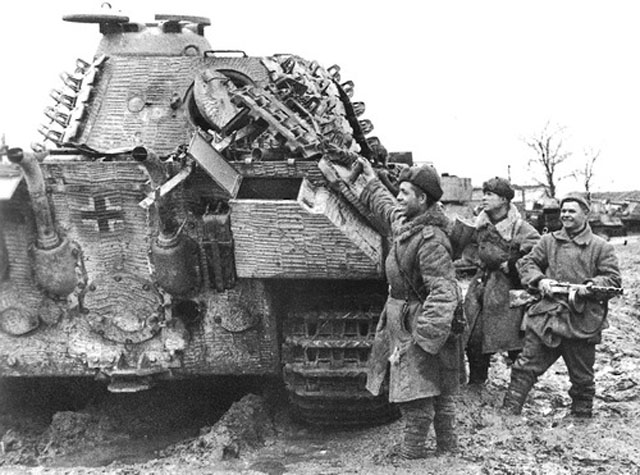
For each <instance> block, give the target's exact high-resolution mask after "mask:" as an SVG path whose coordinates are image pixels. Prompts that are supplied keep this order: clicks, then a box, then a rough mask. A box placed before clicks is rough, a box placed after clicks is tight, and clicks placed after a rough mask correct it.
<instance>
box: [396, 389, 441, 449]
mask: <svg viewBox="0 0 640 475" xmlns="http://www.w3.org/2000/svg"><path fill="white" fill-rule="evenodd" d="M399 406H400V412H401V413H402V418H403V420H404V432H403V434H402V435H403V438H402V445H401V447H400V454H399V455H400V456H401V457H402V458H405V459H419V458H424V457H426V456H427V455H428V451H427V446H426V442H427V435H428V434H429V427H431V422H432V421H433V398H424V399H417V400H415V401H409V402H405V403H401V404H399Z"/></svg>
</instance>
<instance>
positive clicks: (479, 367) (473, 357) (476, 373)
mask: <svg viewBox="0 0 640 475" xmlns="http://www.w3.org/2000/svg"><path fill="white" fill-rule="evenodd" d="M467 358H468V359H469V384H484V383H485V382H486V381H487V377H488V376H489V364H490V363H491V354H490V353H486V354H482V353H471V352H468V353H467Z"/></svg>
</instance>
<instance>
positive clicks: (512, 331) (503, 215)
mask: <svg viewBox="0 0 640 475" xmlns="http://www.w3.org/2000/svg"><path fill="white" fill-rule="evenodd" d="M482 191H483V198H482V202H483V210H482V211H481V212H480V214H479V215H478V217H477V218H476V232H475V239H474V240H475V242H476V244H477V246H478V272H477V273H476V275H475V276H474V277H473V279H472V281H471V284H470V285H469V289H468V291H467V294H466V296H465V303H464V305H465V314H466V317H467V321H468V323H469V332H470V333H469V335H468V341H467V344H466V353H467V359H468V360H469V383H470V384H482V383H484V382H485V381H486V380H487V375H488V371H489V365H490V360H491V355H492V354H493V353H498V352H507V353H508V354H509V356H510V358H512V359H513V360H515V357H516V356H517V354H518V352H519V351H520V350H521V349H522V334H521V332H520V325H521V322H522V313H523V309H522V307H518V308H509V290H511V289H521V288H522V286H521V284H520V278H519V276H518V271H517V270H516V262H518V260H519V259H520V258H522V256H524V255H526V254H527V253H528V252H529V251H531V249H532V248H533V246H534V245H535V243H536V242H538V240H539V239H540V234H539V233H538V231H536V230H535V228H534V227H533V226H531V225H530V224H529V223H527V222H526V221H525V220H524V219H523V218H522V216H521V215H520V212H519V211H518V210H517V208H516V207H515V206H514V205H513V204H512V203H511V200H512V199H513V197H514V191H513V188H512V187H511V184H510V183H509V181H508V180H506V179H504V178H500V177H495V178H491V179H490V180H488V181H486V182H485V183H483V185H482Z"/></svg>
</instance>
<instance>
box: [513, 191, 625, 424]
mask: <svg viewBox="0 0 640 475" xmlns="http://www.w3.org/2000/svg"><path fill="white" fill-rule="evenodd" d="M560 207H561V210H560V220H561V221H562V229H560V230H559V231H555V232H553V233H550V234H545V235H544V236H542V239H541V240H540V241H539V242H538V244H536V246H535V247H534V248H533V250H532V251H531V253H530V254H529V255H527V256H525V257H524V258H523V259H522V261H521V262H520V263H519V266H518V270H519V272H520V276H521V278H522V283H523V284H525V285H527V286H528V287H530V288H531V289H532V290H537V291H539V292H540V294H541V295H542V296H543V298H542V300H540V301H539V302H536V303H535V304H533V305H532V306H531V307H530V308H529V310H528V311H527V319H526V333H525V341H524V349H523V350H522V353H521V354H520V356H518V359H517V361H516V362H515V363H514V365H513V367H512V368H511V382H510V383H509V389H508V390H507V393H506V395H505V398H504V407H505V409H507V410H508V411H509V412H511V413H513V414H519V413H520V412H521V411H522V406H523V404H524V401H525V399H526V397H527V394H528V393H529V391H530V390H531V388H532V387H533V385H534V384H535V382H536V381H537V379H538V377H539V376H541V375H542V374H543V373H544V372H545V371H546V370H547V369H548V368H549V367H550V366H551V365H552V364H553V363H554V362H555V361H556V360H557V359H558V358H559V357H560V356H562V359H563V360H564V362H565V364H566V366H567V370H568V372H569V380H570V381H571V388H570V389H569V396H570V397H571V414H572V415H574V416H577V417H591V416H592V413H593V397H594V395H595V379H594V370H593V366H594V363H595V355H596V344H597V343H599V342H600V340H601V335H602V330H603V329H604V328H606V327H607V320H606V318H607V302H606V300H598V299H597V298H594V297H593V296H590V293H589V290H588V285H587V286H585V287H583V288H581V290H580V295H581V296H582V297H584V298H586V304H585V306H584V308H583V309H580V311H578V310H577V309H576V308H575V307H572V306H571V305H568V303H567V296H566V295H565V296H561V295H555V294H552V292H551V291H552V286H553V285H554V284H557V283H558V282H566V283H572V284H589V283H591V284H593V285H599V286H605V287H620V285H621V278H620V270H619V268H618V261H617V258H616V256H615V253H614V249H613V246H612V245H611V244H610V243H608V242H607V241H605V240H604V239H602V238H600V237H599V236H596V235H595V234H593V233H592V232H591V228H590V227H589V222H588V215H589V202H588V200H587V199H586V198H585V197H584V196H583V195H581V194H578V193H572V194H569V195H567V196H565V197H564V198H563V199H562V201H561V202H560Z"/></svg>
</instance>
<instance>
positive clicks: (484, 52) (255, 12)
mask: <svg viewBox="0 0 640 475" xmlns="http://www.w3.org/2000/svg"><path fill="white" fill-rule="evenodd" d="M101 3H102V2H93V1H86V0H85V1H75V0H69V1H57V2H56V1H30V0H22V1H10V2H9V1H6V2H2V5H1V6H0V18H2V19H3V26H2V28H1V29H0V51H2V55H1V58H2V74H1V75H0V86H1V87H0V94H2V99H1V103H0V132H4V133H5V134H6V137H7V142H8V144H9V145H11V146H16V145H20V146H24V147H27V146H28V144H29V143H30V142H32V141H33V140H38V139H39V136H38V134H37V132H36V129H37V126H38V124H40V123H42V122H44V116H43V114H42V111H43V109H44V107H45V106H47V105H50V104H52V100H51V99H49V97H48V94H49V91H50V90H51V89H53V88H58V87H59V86H60V84H61V81H60V79H59V78H58V75H59V74H60V73H61V72H63V71H69V72H72V71H73V69H74V63H75V58H77V57H81V58H84V59H86V60H89V59H91V58H92V56H93V53H94V52H95V48H96V46H97V43H98V41H99V40H100V37H101V35H100V33H99V32H98V25H81V24H73V23H66V22H63V21H62V19H61V17H62V15H63V14H66V13H87V12H90V11H97V10H98V8H99V6H100V4H101ZM111 4H112V5H113V8H114V10H116V11H117V10H122V12H123V13H126V14H128V15H130V17H131V20H132V21H142V22H144V21H151V20H152V19H153V15H154V14H155V13H181V14H185V15H199V16H206V17H209V18H210V19H211V21H212V26H210V27H208V28H207V29H206V37H207V38H208V39H209V41H210V42H211V44H212V47H213V48H214V49H241V50H244V51H246V52H247V53H248V54H249V55H256V56H262V55H270V54H274V53H295V54H298V55H300V56H303V57H305V58H307V59H310V60H311V59H315V60H317V61H318V62H319V63H320V64H322V65H323V66H325V67H329V66H331V65H332V64H338V65H340V66H341V68H342V78H343V79H344V80H347V79H351V80H353V81H354V82H355V95H354V100H358V101H364V102H365V103H366V104H367V111H366V113H365V116H364V118H367V119H370V120H371V121H372V122H373V124H374V126H375V130H374V133H373V135H377V136H378V137H380V139H381V140H382V142H383V143H384V144H385V145H386V147H387V148H388V149H389V150H391V151H407V150H410V151H412V152H413V154H414V158H415V159H417V160H425V161H431V162H433V163H434V164H435V165H436V167H437V168H438V170H439V171H440V172H448V173H450V174H457V175H460V176H468V177H471V178H472V180H473V183H474V185H480V184H481V183H482V181H484V180H486V179H487V178H489V177H491V176H495V175H501V176H506V175H507V173H508V167H509V166H510V167H511V177H512V179H513V181H514V182H516V183H522V184H524V183H530V182H531V180H530V173H528V171H527V167H526V164H527V161H528V159H529V158H530V157H531V151H530V150H529V149H528V148H527V146H526V145H525V144H524V139H526V138H528V137H531V136H532V135H534V134H536V133H537V132H539V131H541V130H542V129H543V128H544V126H545V124H547V123H548V122H549V123H550V124H551V126H552V127H557V126H562V127H566V129H565V134H564V135H565V138H566V141H565V143H566V149H567V150H568V151H572V152H574V159H575V160H574V161H573V162H572V163H571V164H568V165H567V167H566V168H565V170H564V172H567V173H568V172H570V171H571V170H572V169H574V168H577V167H578V166H580V162H581V160H582V159H583V152H584V150H600V158H599V160H598V162H597V163H596V171H595V174H596V176H595V178H594V183H593V185H594V188H595V189H596V190H601V191H605V190H631V189H638V188H640V180H639V174H638V171H639V170H640V166H639V165H638V162H639V159H640V143H639V141H638V134H639V132H640V59H638V58H639V56H640V28H639V27H638V20H639V13H640V5H638V4H637V2H633V1H628V2H616V1H612V2H604V1H601V2H591V1H547V0H542V1H541V0H537V1H527V2H523V1H513V0H511V1H491V0H489V1H487V0H485V1H440V2H429V1H422V2H419V1H409V0H394V1H375V0H369V1H355V0H322V1H313V2H310V1H308V2H304V1H301V0H298V1H295V0H269V1H266V0H262V1H260V0H244V1H242V2H238V1H221V0H219V1H212V0H211V1H200V0H180V1H166V0H156V1H152V2H143V1H127V2H124V1H117V0H113V1H111ZM636 5H638V6H636ZM579 188H580V185H579V184H576V183H575V182H570V181H566V182H561V183H560V189H561V191H568V190H569V189H579Z"/></svg>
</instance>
